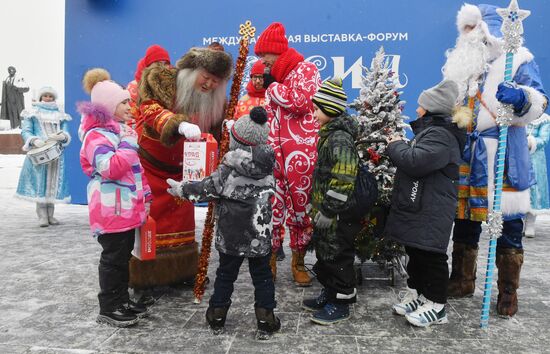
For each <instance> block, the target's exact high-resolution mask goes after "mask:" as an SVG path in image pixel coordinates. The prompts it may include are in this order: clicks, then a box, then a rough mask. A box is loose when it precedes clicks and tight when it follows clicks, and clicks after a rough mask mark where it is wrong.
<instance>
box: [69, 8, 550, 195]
mask: <svg viewBox="0 0 550 354" xmlns="http://www.w3.org/2000/svg"><path fill="white" fill-rule="evenodd" d="M482 2H487V1H482ZM508 2H509V0H493V1H492V3H493V4H495V5H498V6H501V7H506V6H507V5H508ZM462 3H463V1H462V0H445V1H434V0H414V1H411V0H393V1H380V0H347V1H317V2H313V3H310V2H305V1H304V2H300V1H295V0H278V1H272V2H261V3H258V4H257V5H254V2H248V3H242V2H235V1H227V0H202V1H197V2H194V1H193V2H190V1H179V0H156V1H150V0H118V1H114V0H70V1H66V15H65V16H66V19H65V92H66V97H65V102H66V104H65V106H66V109H67V112H68V113H70V114H71V115H72V116H73V117H74V118H75V119H74V121H73V123H72V126H71V132H72V134H73V136H74V137H76V136H77V130H78V124H79V122H80V118H79V116H78V114H77V113H76V109H75V103H76V102H78V101H82V100H89V96H87V95H86V93H84V91H83V90H82V87H81V79H82V76H83V74H84V72H85V71H86V70H87V69H89V68H92V67H104V68H107V69H108V70H109V71H110V72H111V75H112V77H113V79H114V80H115V81H117V82H119V83H121V84H124V85H125V84H127V83H128V82H130V81H131V80H132V79H133V76H134V70H135V67H136V63H137V61H138V60H139V59H140V58H141V57H142V56H143V54H144V53H145V49H146V48H147V47H148V46H149V45H151V44H153V43H158V44H160V45H162V46H163V47H165V48H166V49H167V50H168V51H169V53H170V55H171V58H172V62H175V61H176V60H177V59H179V57H181V56H182V55H183V54H184V53H185V52H187V50H188V49H189V48H190V47H192V46H205V45H208V44H209V43H210V42H212V41H218V42H221V43H222V44H223V45H224V46H225V48H226V50H227V51H229V52H230V53H231V54H232V55H233V57H234V58H236V55H237V52H238V43H237V40H236V36H237V35H238V34H237V33H238V30H239V24H241V23H244V22H245V21H246V20H248V19H249V20H251V21H252V24H253V25H254V26H255V27H256V28H257V31H258V32H257V35H259V33H260V32H261V31H262V30H263V29H264V28H265V27H266V26H267V25H269V24H270V23H271V22H273V21H279V22H282V23H283V24H284V25H285V27H286V31H287V36H288V37H289V41H290V42H291V43H290V45H291V46H293V47H295V48H296V49H297V50H298V51H300V52H301V53H302V54H303V55H304V56H305V57H306V58H308V60H310V61H313V62H315V63H316V64H317V66H318V68H319V70H320V73H321V77H322V78H323V79H324V78H326V77H329V76H340V77H343V78H344V84H345V88H346V90H347V92H348V96H349V97H350V99H352V98H355V97H357V96H358V94H359V85H360V82H361V66H362V65H364V66H369V65H370V61H371V59H372V57H373V55H374V53H375V51H376V50H377V49H378V48H379V47H380V46H381V45H383V46H384V48H385V51H386V54H387V55H388V59H389V60H390V61H391V63H392V66H393V69H394V71H395V72H397V73H398V74H399V80H400V83H401V85H402V86H403V88H402V90H403V92H404V94H403V99H404V100H406V101H408V104H407V105H406V108H405V114H406V115H408V116H410V117H414V110H415V109H416V98H417V97H418V94H419V93H420V91H422V89H425V88H427V87H430V86H432V85H433V84H435V83H437V82H438V81H439V80H440V79H441V66H442V65H443V63H444V52H445V50H446V49H447V48H450V47H452V46H453V45H454V42H455V39H456V33H457V32H456V26H455V17H456V12H457V11H458V9H459V8H460V6H461V4H462ZM471 3H474V4H477V3H480V1H471ZM520 7H521V8H524V9H529V10H531V11H532V14H531V16H530V17H529V18H527V20H526V21H525V23H524V27H525V38H526V46H527V47H529V48H530V50H531V51H532V52H533V53H534V54H535V57H536V60H537V63H538V64H539V66H540V69H541V72H542V75H543V82H545V83H546V85H547V86H550V55H549V54H550V49H549V46H548V40H547V37H546V36H547V35H548V34H547V33H545V32H546V31H548V28H547V27H548V25H546V22H547V21H548V17H549V16H550V0H520ZM250 55H251V56H253V55H254V52H253V49H252V47H251V51H250ZM251 59H252V58H251ZM79 149H80V143H79V141H78V139H75V140H73V144H71V145H70V147H69V148H68V151H67V154H68V156H67V161H68V164H69V165H68V171H69V177H70V185H71V194H72V197H73V202H74V203H86V184H87V177H86V176H85V175H84V174H83V173H82V172H81V169H80V164H79V158H78V153H79Z"/></svg>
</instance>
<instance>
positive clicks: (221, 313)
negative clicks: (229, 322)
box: [206, 306, 229, 335]
mask: <svg viewBox="0 0 550 354" xmlns="http://www.w3.org/2000/svg"><path fill="white" fill-rule="evenodd" d="M227 311H229V306H226V307H211V306H209V307H208V309H207V310H206V322H208V325H209V326H210V329H212V332H213V333H214V334H215V335H218V334H221V333H223V331H224V326H225V319H226V318H227Z"/></svg>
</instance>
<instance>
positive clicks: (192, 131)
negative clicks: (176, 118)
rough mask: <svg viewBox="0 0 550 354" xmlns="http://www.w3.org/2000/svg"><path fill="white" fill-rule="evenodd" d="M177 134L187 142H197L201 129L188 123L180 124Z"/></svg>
mask: <svg viewBox="0 0 550 354" xmlns="http://www.w3.org/2000/svg"><path fill="white" fill-rule="evenodd" d="M178 132H179V133H180V135H183V136H184V137H185V139H187V140H199V139H200V138H201V129H200V128H199V126H198V125H196V124H192V123H189V122H181V123H180V125H179V127H178Z"/></svg>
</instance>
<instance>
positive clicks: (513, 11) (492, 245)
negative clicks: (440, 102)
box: [480, 0, 531, 329]
mask: <svg viewBox="0 0 550 354" xmlns="http://www.w3.org/2000/svg"><path fill="white" fill-rule="evenodd" d="M497 13H498V14H499V15H500V17H502V18H503V23H502V28H501V30H502V34H503V39H504V49H505V51H506V62H505V63H506V64H505V68H504V81H505V82H509V83H510V84H511V85H512V83H511V81H512V64H513V62H514V54H515V53H516V52H517V50H518V48H520V47H521V45H522V42H523V38H522V34H523V25H522V21H523V20H524V19H525V18H526V17H527V16H529V15H530V13H531V12H530V11H528V10H520V9H519V6H518V2H517V0H512V1H511V2H510V5H508V7H507V8H505V9H497ZM513 115H514V107H513V106H512V105H510V104H502V103H501V104H500V105H499V108H498V110H497V124H498V126H499V138H498V150H497V158H496V166H497V167H496V175H495V194H494V202H493V209H492V210H491V212H490V214H489V217H488V226H489V236H490V240H489V251H488V254H487V270H486V273H485V286H484V291H483V302H482V307H481V319H480V326H481V328H483V329H486V328H487V327H488V326H489V308H490V304H491V290H492V287H493V273H494V269H495V254H496V245H497V238H498V237H500V236H501V235H502V212H501V197H502V184H503V179H504V165H505V157H506V143H507V139H508V126H509V125H510V124H511V122H512V117H513Z"/></svg>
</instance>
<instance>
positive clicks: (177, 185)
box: [166, 178, 183, 198]
mask: <svg viewBox="0 0 550 354" xmlns="http://www.w3.org/2000/svg"><path fill="white" fill-rule="evenodd" d="M166 183H168V185H169V186H170V188H168V189H166V191H167V192H168V194H171V195H173V196H174V197H180V198H181V197H182V196H183V193H182V190H181V182H178V181H174V180H173V179H171V178H168V179H167V180H166Z"/></svg>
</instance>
